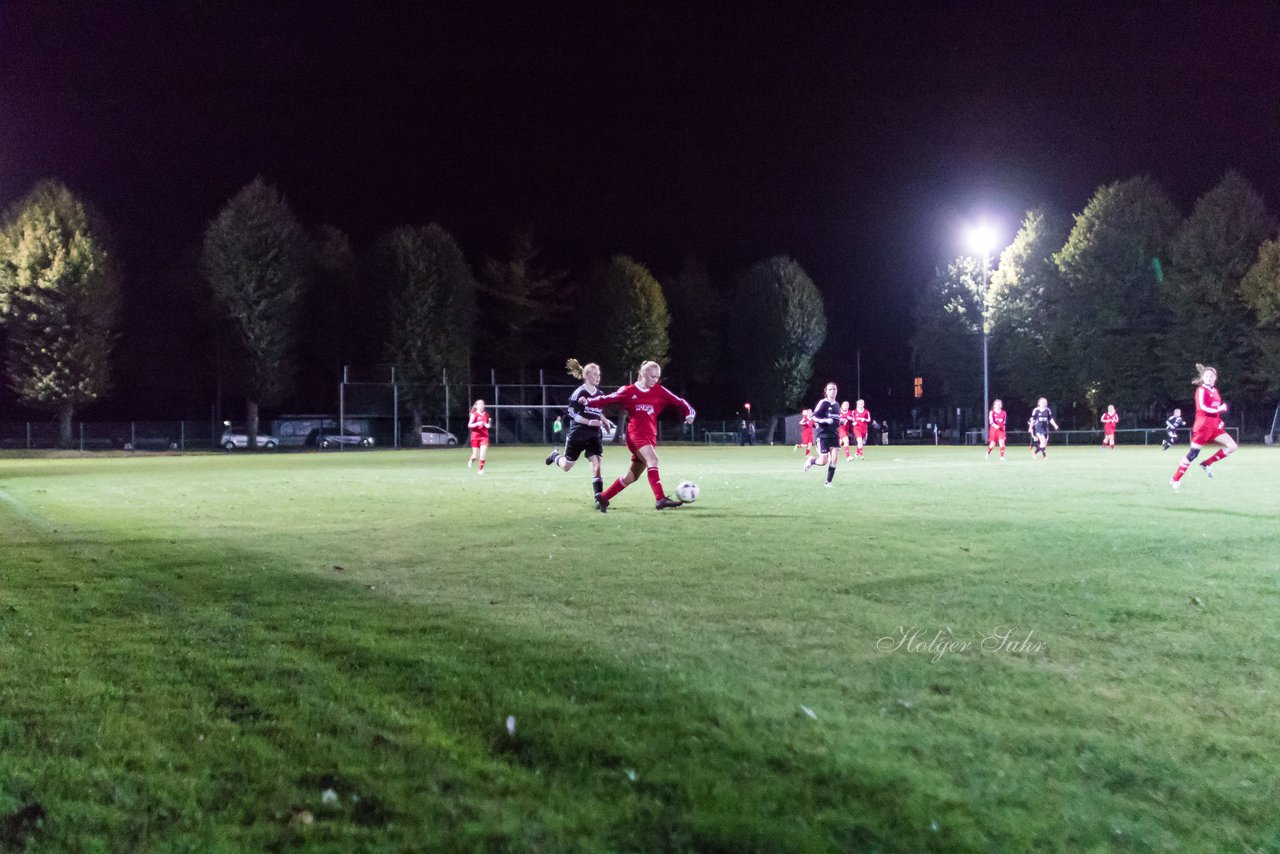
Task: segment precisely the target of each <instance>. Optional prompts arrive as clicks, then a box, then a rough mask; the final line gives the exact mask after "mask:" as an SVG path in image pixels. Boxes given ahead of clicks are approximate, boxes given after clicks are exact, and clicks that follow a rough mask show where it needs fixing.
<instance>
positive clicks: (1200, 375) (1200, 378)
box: [1191, 362, 1218, 385]
mask: <svg viewBox="0 0 1280 854" xmlns="http://www.w3.org/2000/svg"><path fill="white" fill-rule="evenodd" d="M1205 371H1213V375H1214V376H1215V377H1216V376H1217V375H1218V369H1217V368H1215V367H1214V366H1213V365H1202V364H1200V363H1199V362H1196V378H1195V379H1193V380H1192V381H1191V384H1192V385H1204V372H1205Z"/></svg>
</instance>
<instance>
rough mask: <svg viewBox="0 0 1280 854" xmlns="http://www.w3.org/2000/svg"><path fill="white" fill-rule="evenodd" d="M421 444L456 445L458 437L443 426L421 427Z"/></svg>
mask: <svg viewBox="0 0 1280 854" xmlns="http://www.w3.org/2000/svg"><path fill="white" fill-rule="evenodd" d="M422 444H424V445H456V444H458V437H457V436H455V435H453V434H452V433H450V432H449V431H448V430H446V429H444V428H443V427H435V426H431V427H423V428H422Z"/></svg>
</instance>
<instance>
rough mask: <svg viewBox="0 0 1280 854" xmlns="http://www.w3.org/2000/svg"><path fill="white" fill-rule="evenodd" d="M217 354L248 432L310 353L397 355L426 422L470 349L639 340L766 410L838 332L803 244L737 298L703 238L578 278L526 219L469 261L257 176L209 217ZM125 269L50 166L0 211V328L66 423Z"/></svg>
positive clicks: (27, 381) (97, 376) (482, 351)
mask: <svg viewBox="0 0 1280 854" xmlns="http://www.w3.org/2000/svg"><path fill="white" fill-rule="evenodd" d="M199 266H200V272H201V275H202V279H203V281H204V283H205V285H206V287H207V303H208V322H209V323H210V325H211V326H212V327H213V332H214V334H213V341H214V342H215V347H214V352H213V355H212V358H213V359H214V360H215V361H216V362H217V374H218V376H219V377H220V378H222V379H221V380H220V381H222V382H225V384H226V386H227V387H228V388H229V389H233V390H235V391H237V392H239V393H242V394H243V396H244V400H245V412H246V421H247V422H248V424H247V427H248V431H249V435H250V437H253V436H255V434H256V432H257V423H258V419H259V411H260V407H262V406H270V405H277V404H282V403H285V402H287V401H288V400H289V399H290V397H291V395H293V394H294V393H295V389H296V387H297V380H298V376H299V373H300V372H302V371H315V370H335V369H337V368H338V367H339V366H341V365H343V364H356V365H372V364H391V365H394V366H395V367H396V369H397V375H398V377H399V378H400V379H401V380H402V381H403V383H404V384H405V397H404V403H405V404H406V406H407V409H408V411H409V412H410V413H411V414H412V417H413V421H414V430H415V431H416V430H417V428H418V427H420V426H421V423H422V420H423V416H424V414H425V413H427V412H432V411H439V410H440V408H441V407H442V406H443V404H444V397H445V384H446V383H447V384H448V385H449V386H450V387H451V388H450V392H451V394H452V396H453V399H454V400H459V399H461V396H462V391H463V389H464V388H465V386H466V384H467V382H468V376H467V374H468V371H469V370H470V365H471V364H472V362H473V361H474V362H476V363H478V364H485V365H497V366H503V367H510V368H514V369H516V370H520V371H523V370H524V369H526V368H528V367H533V366H546V365H558V364H563V360H564V358H565V357H566V356H567V355H571V354H572V355H578V356H580V357H582V358H583V359H584V360H587V359H590V360H593V361H598V362H600V363H602V364H603V365H605V366H606V371H609V372H618V373H621V372H625V371H626V370H628V369H634V368H635V367H636V366H638V365H639V363H640V362H642V361H644V360H646V359H654V360H657V361H659V362H669V364H670V365H671V370H670V371H669V373H670V374H671V375H673V376H675V377H678V378H679V379H678V381H679V382H681V383H683V384H685V385H686V386H692V387H694V388H696V387H698V386H700V385H703V386H706V385H711V384H713V383H714V384H723V383H724V379H725V377H726V376H727V377H730V378H731V379H732V380H736V382H737V385H738V388H739V389H740V390H741V392H742V393H743V394H745V395H747V396H748V397H749V398H750V399H751V400H753V402H754V403H755V406H756V411H758V412H760V413H761V414H764V415H766V416H769V415H773V414H777V413H781V412H783V411H785V410H788V409H791V408H793V407H794V406H795V405H796V403H797V401H798V399H799V397H800V395H801V394H803V392H804V390H805V388H806V387H807V385H808V383H809V380H810V377H811V375H812V371H813V358H814V355H815V354H816V352H817V350H818V349H819V347H821V346H822V343H823V341H824V340H825V337H826V315H825V311H824V309H823V301H822V296H821V294H820V292H819V291H818V289H817V287H816V286H815V285H814V283H813V281H812V280H811V279H810V278H809V276H808V275H807V274H806V273H805V271H804V270H803V269H802V268H801V266H800V265H799V264H798V263H797V262H796V261H795V260H794V259H792V258H789V257H786V256H775V257H771V258H767V259H765V260H763V261H760V262H758V263H756V264H754V265H752V266H751V267H750V268H748V269H747V270H746V271H745V272H744V273H743V274H742V275H741V276H740V277H739V278H738V280H737V282H736V283H735V287H734V288H733V289H732V292H731V295H730V296H731V299H730V300H729V301H728V302H727V303H726V300H725V299H724V297H723V296H722V291H721V290H720V289H718V288H715V287H713V286H712V282H711V278H710V274H709V272H708V270H707V268H706V266H705V264H703V263H702V262H701V261H699V260H698V259H697V258H696V257H692V256H690V257H688V258H686V260H685V261H684V263H683V264H682V266H681V268H680V270H679V271H678V272H677V273H676V274H675V275H673V276H670V277H668V278H667V279H666V280H665V281H662V282H660V281H659V280H658V279H657V278H656V277H655V275H654V274H653V273H652V272H651V271H650V270H649V269H648V268H647V267H646V266H645V265H644V264H643V263H641V262H640V261H638V260H636V259H634V258H631V257H629V256H626V255H621V254H617V255H613V256H611V257H609V258H608V259H607V260H606V261H603V262H601V263H599V264H597V265H596V266H595V268H594V269H592V270H590V271H589V272H588V273H587V274H586V275H585V276H584V277H583V280H582V281H581V282H577V281H575V280H574V279H573V277H571V276H570V275H569V273H568V272H567V271H563V270H555V269H549V268H548V267H546V266H545V265H544V264H543V263H542V262H541V261H540V258H539V252H538V249H537V246H536V242H535V240H534V235H533V233H532V231H531V230H524V231H520V232H518V233H516V234H515V235H514V236H513V238H512V240H511V244H510V249H509V252H508V253H506V255H505V257H502V258H491V257H484V258H482V259H481V260H480V261H479V263H477V264H476V265H475V266H474V267H473V266H472V265H471V264H470V263H469V262H468V260H467V258H466V256H465V254H464V253H463V251H462V249H461V247H460V246H459V245H458V242H457V240H456V239H455V238H454V237H453V235H451V234H450V233H449V232H448V231H447V230H445V229H444V228H443V227H441V226H440V225H439V224H436V223H431V224H428V225H425V226H411V225H402V226H398V227H395V228H392V229H390V230H389V231H387V232H385V233H383V234H382V235H381V236H379V237H378V238H377V239H376V240H375V241H373V245H372V246H370V247H368V248H367V249H365V250H364V251H362V252H360V253H357V251H356V249H355V248H354V246H353V244H352V241H351V239H350V238H349V237H348V236H347V235H346V234H345V233H344V232H343V231H342V230H340V229H338V228H335V227H332V226H319V227H316V228H311V229H308V228H307V227H305V226H304V225H303V224H302V223H301V222H300V221H299V220H298V218H297V217H296V216H295V215H294V213H293V211H292V210H291V209H290V207H289V205H288V203H287V200H286V199H285V197H284V195H283V194H282V193H281V192H280V191H279V190H278V189H276V188H275V187H273V186H272V185H270V184H268V183H267V182H266V181H265V180H263V179H262V178H258V179H255V180H254V181H252V182H251V183H249V184H248V185H246V186H245V187H243V188H242V189H241V190H240V191H239V192H238V193H236V195H235V196H234V197H232V198H231V199H230V200H228V201H227V202H226V203H225V204H224V205H223V207H222V208H221V210H219V211H218V213H217V215H216V216H215V217H214V218H213V220H212V221H211V222H210V223H209V225H208V227H207V228H206V230H205V233H204V237H203V243H202V246H201V251H200V262H199ZM123 282H124V271H123V270H122V269H121V266H120V264H119V263H118V261H117V253H116V250H115V246H114V244H113V238H112V235H111V232H110V229H109V227H108V225H107V223H106V222H105V221H104V219H103V217H102V216H101V215H100V214H99V213H98V212H97V211H95V210H94V209H93V207H92V206H91V205H90V204H88V203H87V202H86V201H84V200H82V199H80V198H79V197H77V196H76V195H75V194H74V193H72V192H71V190H69V189H68V188H67V187H66V186H64V185H63V184H61V183H59V182H57V181H52V180H51V181H44V182H41V183H40V184H38V185H37V186H36V187H35V188H34V189H33V190H32V191H31V192H30V193H29V194H28V195H27V196H26V197H25V198H23V199H22V200H20V201H18V202H17V203H15V204H14V205H12V206H11V207H10V208H9V210H8V211H7V212H6V214H5V216H4V218H3V223H2V224H0V335H2V336H3V359H4V368H5V377H6V379H7V381H8V384H9V387H10V388H11V389H12V390H13V391H14V392H15V393H16V394H17V395H18V396H19V398H20V399H21V400H22V401H23V402H24V403H26V404H27V405H29V406H32V407H33V408H38V409H44V410H46V411H50V412H52V413H54V414H55V415H56V417H57V418H58V421H59V424H60V431H61V436H62V438H63V441H65V442H70V440H71V435H72V429H73V420H74V418H75V416H76V413H77V412H79V411H81V410H82V409H83V408H84V407H85V406H87V405H89V404H91V403H93V402H95V401H98V400H102V399H104V398H107V397H108V396H109V395H110V394H111V392H112V376H111V366H112V357H113V353H114V351H115V348H116V345H117V344H118V342H119V338H120V331H119V320H120V307H121V295H122V287H123Z"/></svg>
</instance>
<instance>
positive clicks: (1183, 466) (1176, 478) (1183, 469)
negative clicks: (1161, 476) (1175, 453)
mask: <svg viewBox="0 0 1280 854" xmlns="http://www.w3.org/2000/svg"><path fill="white" fill-rule="evenodd" d="M1198 456H1200V446H1199V445H1197V444H1196V443H1195V442H1192V443H1191V450H1189V451H1187V455H1186V456H1185V457H1183V458H1182V461H1181V462H1179V463H1178V468H1177V470H1176V471H1175V472H1174V473H1173V477H1172V478H1170V479H1169V485H1170V486H1172V487H1173V488H1174V489H1177V488H1178V484H1179V482H1180V481H1181V480H1182V476H1183V475H1184V474H1186V473H1187V469H1189V468H1191V464H1192V463H1193V462H1195V461H1196V457H1198Z"/></svg>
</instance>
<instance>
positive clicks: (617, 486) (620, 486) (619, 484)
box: [600, 478, 627, 501]
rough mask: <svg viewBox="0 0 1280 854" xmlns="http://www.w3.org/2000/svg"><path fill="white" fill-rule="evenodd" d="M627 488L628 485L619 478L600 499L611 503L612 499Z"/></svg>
mask: <svg viewBox="0 0 1280 854" xmlns="http://www.w3.org/2000/svg"><path fill="white" fill-rule="evenodd" d="M626 488H627V484H626V483H625V482H624V481H623V480H622V478H618V479H617V480H615V481H614V482H613V483H611V484H609V488H608V489H606V490H605V491H604V492H603V493H602V494H601V496H600V497H601V498H603V499H604V500H605V501H609V500H610V499H612V498H613V496H615V495H617V494H618V493H619V492H621V491H622V490H624V489H626Z"/></svg>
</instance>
